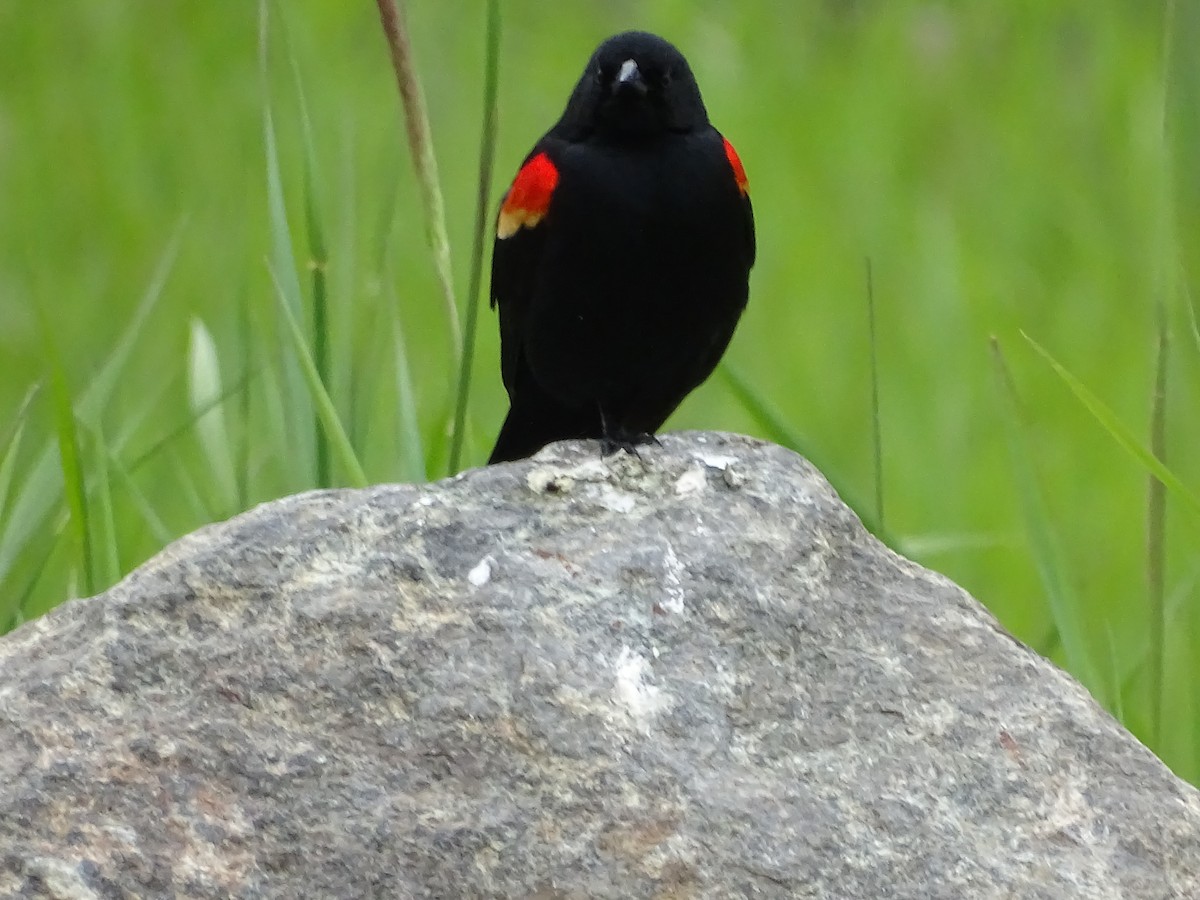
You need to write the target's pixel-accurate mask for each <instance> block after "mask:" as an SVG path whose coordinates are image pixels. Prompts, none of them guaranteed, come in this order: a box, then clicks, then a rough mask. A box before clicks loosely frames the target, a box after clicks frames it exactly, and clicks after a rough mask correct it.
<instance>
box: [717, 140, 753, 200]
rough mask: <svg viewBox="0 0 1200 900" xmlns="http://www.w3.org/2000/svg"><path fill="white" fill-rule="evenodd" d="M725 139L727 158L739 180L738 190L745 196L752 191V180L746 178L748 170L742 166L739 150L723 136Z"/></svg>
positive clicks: (735, 177) (735, 176)
mask: <svg viewBox="0 0 1200 900" xmlns="http://www.w3.org/2000/svg"><path fill="white" fill-rule="evenodd" d="M721 140H723V141H725V158H726V159H728V160H729V165H730V167H731V168H732V169H733V177H734V179H735V180H736V181H737V186H738V190H739V191H740V192H741V194H742V196H743V197H745V196H746V195H747V194H748V193H749V192H750V182H749V181H748V180H747V179H746V170H745V169H743V168H742V161H741V160H740V159H738V155H737V151H736V150H734V149H733V144H731V143H729V139H728V138H721Z"/></svg>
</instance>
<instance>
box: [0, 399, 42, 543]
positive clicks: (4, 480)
mask: <svg viewBox="0 0 1200 900" xmlns="http://www.w3.org/2000/svg"><path fill="white" fill-rule="evenodd" d="M40 388H41V385H40V384H35V385H33V386H32V387H31V388H30V389H29V390H28V391H26V392H25V397H24V399H22V400H21V405H20V406H18V407H17V412H16V415H15V416H13V425H12V433H11V434H10V435H9V436H8V439H7V441H6V446H5V448H4V455H3V456H0V519H3V518H4V510H5V508H6V507H7V506H8V494H9V491H10V490H11V489H12V483H13V474H14V473H15V472H16V468H17V453H19V452H20V450H21V438H22V436H23V435H24V434H25V418H26V416H28V415H29V406H30V404H31V403H33V398H34V397H35V396H37V392H38V390H40Z"/></svg>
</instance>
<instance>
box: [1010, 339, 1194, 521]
mask: <svg viewBox="0 0 1200 900" xmlns="http://www.w3.org/2000/svg"><path fill="white" fill-rule="evenodd" d="M1021 336H1022V337H1023V338H1025V340H1026V341H1028V342H1029V345H1030V346H1031V347H1033V349H1034V350H1036V351H1037V352H1038V354H1039V355H1040V356H1041V357H1042V359H1044V360H1046V362H1047V363H1049V365H1050V368H1051V369H1053V370H1054V372H1055V374H1056V375H1058V377H1059V378H1061V379H1062V381H1063V383H1064V384H1066V386H1067V387H1068V388H1070V390H1071V393H1073V394H1074V395H1075V397H1076V399H1077V400H1079V402H1080V403H1082V404H1083V406H1084V408H1086V409H1087V411H1088V412H1090V413H1091V414H1092V418H1094V419H1095V420H1096V421H1097V422H1098V423H1099V424H1100V427H1101V428H1103V429H1104V430H1105V431H1107V432H1108V434H1109V436H1110V437H1112V438H1113V440H1115V441H1116V442H1117V445H1118V446H1119V447H1121V448H1122V449H1123V450H1125V452H1126V453H1128V454H1129V455H1130V456H1132V457H1133V458H1134V459H1135V460H1137V461H1138V462H1139V463H1141V464H1142V466H1144V467H1145V468H1146V469H1147V471H1149V472H1150V474H1151V475H1153V476H1154V477H1155V478H1157V479H1158V480H1159V481H1161V482H1162V483H1163V485H1164V486H1165V487H1166V488H1167V489H1168V490H1169V491H1171V492H1172V493H1174V494H1175V495H1176V496H1178V497H1179V498H1181V499H1182V500H1184V501H1185V502H1186V503H1187V505H1188V506H1190V507H1191V509H1192V512H1195V513H1200V498H1198V497H1197V496H1196V495H1195V494H1194V493H1193V492H1192V491H1191V490H1190V489H1189V488H1188V487H1187V486H1186V485H1185V484H1184V483H1183V482H1182V481H1180V480H1179V478H1178V477H1177V476H1176V475H1175V474H1174V473H1173V472H1172V471H1171V470H1170V469H1168V468H1167V467H1166V466H1165V465H1163V464H1162V462H1161V461H1160V460H1159V459H1158V458H1157V457H1156V456H1155V455H1154V454H1153V453H1152V452H1151V451H1150V450H1149V449H1148V448H1146V447H1144V446H1142V444H1141V442H1140V441H1138V439H1137V437H1135V436H1134V434H1133V432H1132V431H1131V430H1130V429H1129V428H1128V427H1127V426H1126V425H1125V424H1124V423H1123V422H1121V420H1120V419H1118V418H1117V415H1116V413H1114V412H1113V411H1112V410H1111V409H1109V407H1108V406H1107V405H1105V403H1104V401H1103V400H1101V399H1100V398H1099V397H1097V396H1096V395H1095V394H1093V393H1092V392H1091V390H1089V389H1088V388H1087V386H1086V385H1084V383H1083V382H1082V381H1080V380H1079V379H1078V378H1076V377H1075V376H1074V375H1072V374H1071V373H1070V372H1068V371H1067V370H1066V368H1064V367H1063V366H1062V365H1061V364H1060V363H1059V362H1058V360H1056V359H1055V358H1054V357H1053V356H1051V355H1050V354H1049V352H1047V351H1046V350H1044V349H1043V348H1042V346H1041V345H1040V344H1039V343H1038V342H1037V341H1035V340H1034V339H1033V338H1031V337H1030V336H1029V335H1027V334H1025V332H1021Z"/></svg>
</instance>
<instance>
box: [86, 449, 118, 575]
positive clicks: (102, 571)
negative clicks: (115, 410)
mask: <svg viewBox="0 0 1200 900" xmlns="http://www.w3.org/2000/svg"><path fill="white" fill-rule="evenodd" d="M92 435H93V439H92V447H93V448H94V449H95V454H94V455H95V466H94V471H95V475H94V477H93V487H92V492H93V494H94V495H95V499H96V502H95V509H96V514H95V516H94V517H93V519H94V521H95V523H96V527H95V535H94V538H93V542H94V546H95V548H96V557H97V560H96V573H97V580H98V589H104V588H107V587H111V586H112V585H114V584H116V583H117V579H119V578H120V577H121V550H120V544H119V541H120V537H119V535H118V534H117V521H116V517H115V516H114V515H113V495H112V481H111V480H110V478H109V467H108V458H109V451H108V443H107V441H105V440H104V432H103V430H102V429H101V428H99V427H97V428H95V429H94V430H93V432H92Z"/></svg>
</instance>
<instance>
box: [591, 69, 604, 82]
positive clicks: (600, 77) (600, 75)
mask: <svg viewBox="0 0 1200 900" xmlns="http://www.w3.org/2000/svg"><path fill="white" fill-rule="evenodd" d="M592 78H593V79H595V81H596V84H604V69H602V68H600V66H596V71H595V72H593V73H592Z"/></svg>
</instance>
